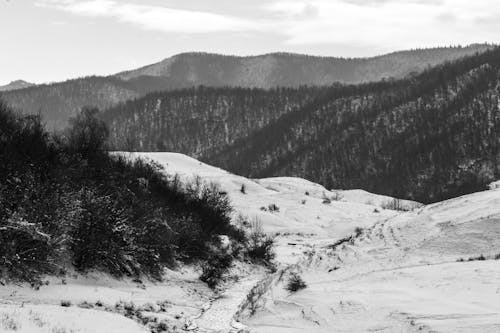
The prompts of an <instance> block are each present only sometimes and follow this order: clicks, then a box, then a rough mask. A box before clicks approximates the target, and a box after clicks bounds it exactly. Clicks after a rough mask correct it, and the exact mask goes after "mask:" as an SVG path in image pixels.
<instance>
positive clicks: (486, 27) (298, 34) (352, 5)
mask: <svg viewBox="0 0 500 333" xmlns="http://www.w3.org/2000/svg"><path fill="white" fill-rule="evenodd" d="M497 2H498V0H476V1H470V0H398V1H396V0H309V1H307V0H302V1H301V0H276V1H274V2H272V3H271V4H268V5H266V6H264V8H265V9H266V10H267V11H268V12H269V13H271V15H274V16H275V17H277V21H278V22H279V30H280V31H281V32H282V33H283V34H284V35H285V36H286V37H287V39H286V42H285V43H287V44H289V45H307V44H347V45H365V46H368V45H378V46H384V47H386V48H388V49H402V48H412V47H419V46H437V45H449V44H468V43H474V42H482V41H493V42H498V41H499V40H500V39H499V37H498V34H497V29H496V28H495V25H494V24H495V23H493V22H489V21H488V20H484V19H482V20H481V22H482V24H479V23H478V19H479V18H483V17H495V18H497V20H498V19H499V18H500V7H499V6H498V4H497ZM308 6H312V7H314V8H316V15H315V17H313V18H311V19H309V20H303V19H301V20H299V19H297V16H298V15H299V14H300V13H301V12H303V11H304V10H305V8H308ZM492 21H493V20H492ZM488 22H489V23H488ZM497 26H498V25H497Z"/></svg>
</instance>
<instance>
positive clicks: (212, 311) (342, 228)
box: [0, 153, 500, 333]
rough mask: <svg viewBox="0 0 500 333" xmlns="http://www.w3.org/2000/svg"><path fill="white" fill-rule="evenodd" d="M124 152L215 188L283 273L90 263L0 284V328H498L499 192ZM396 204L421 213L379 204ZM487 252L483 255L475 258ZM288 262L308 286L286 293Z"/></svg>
mask: <svg viewBox="0 0 500 333" xmlns="http://www.w3.org/2000/svg"><path fill="white" fill-rule="evenodd" d="M119 154H125V155H126V156H128V157H129V158H138V157H140V158H146V159H150V160H153V161H155V162H157V163H159V164H161V165H162V166H163V167H164V168H165V171H166V172H167V173H169V174H171V175H173V174H178V175H179V176H180V178H181V180H182V181H189V180H192V179H193V178H194V177H195V176H200V177H201V178H202V180H204V181H207V182H214V183H218V184H220V186H221V191H225V192H227V193H228V195H229V197H230V199H231V202H232V204H233V206H234V208H235V212H234V223H238V221H239V220H240V219H239V215H242V216H245V217H246V218H247V219H249V220H255V221H260V223H261V224H262V226H263V228H264V230H265V232H267V233H268V234H270V235H273V236H274V237H276V252H277V257H276V261H277V266H278V270H277V272H276V273H273V274H266V273H265V272H264V270H263V269H258V268H257V267H254V266H249V265H246V264H237V265H236V267H235V268H234V269H233V270H232V275H233V278H232V279H231V280H230V281H232V282H228V283H227V284H226V285H225V289H224V290H223V293H222V295H217V294H214V293H213V292H212V291H210V290H209V289H208V288H207V287H206V286H205V285H204V284H203V283H201V282H200V281H199V280H198V279H197V276H198V273H199V272H197V268H196V267H179V268H178V269H177V270H175V271H168V272H166V273H165V281H164V282H149V281H128V280H122V281H117V280H115V279H113V278H110V277H108V276H104V275H102V274H98V273H95V274H89V275H88V276H80V275H78V274H73V275H71V276H69V277H65V278H57V277H51V278H47V279H46V280H47V282H48V283H47V285H43V286H40V287H39V290H36V289H33V288H30V287H29V286H26V285H0V299H1V301H0V332H3V331H6V332H11V331H14V329H13V327H14V326H15V327H16V331H17V332H23V333H24V332H50V333H53V332H72V331H73V332H106V333H112V332H131V333H132V332H133V333H135V332H145V329H144V327H142V326H141V325H140V324H139V323H138V320H137V319H138V317H137V315H136V313H140V314H141V315H140V317H141V318H143V317H148V316H150V317H155V318H156V320H157V321H158V322H161V321H162V320H163V321H164V322H165V323H168V327H169V329H170V330H172V331H181V332H182V331H192V332H238V331H240V330H248V331H250V332H304V331H308V332H333V331H335V332H337V331H339V332H375V331H376V332H413V331H415V332H417V331H418V332H430V331H433V332H498V330H499V327H500V296H499V294H498V293H499V290H500V289H499V287H500V265H499V263H500V262H498V261H495V260H493V259H494V258H495V256H496V255H497V254H498V253H500V223H499V221H500V189H499V190H491V191H486V192H481V193H477V194H472V195H469V196H465V197H461V198H457V199H453V200H449V201H446V202H442V203H438V204H434V205H429V206H426V207H419V205H418V204H417V203H414V202H409V201H399V200H394V199H393V198H390V197H386V196H380V195H375V194H371V193H368V192H365V191H361V190H348V191H341V190H338V191H329V190H327V189H325V188H323V187H322V186H320V185H318V184H314V183H311V182H309V181H307V180H304V179H298V178H288V177H281V178H268V179H259V180H251V179H247V178H244V177H240V176H237V175H233V174H230V173H228V172H226V171H224V170H221V169H219V168H215V167H212V166H209V165H206V164H204V163H201V162H199V161H197V160H195V159H192V158H190V157H187V156H185V155H182V154H175V153H119ZM394 202H397V206H398V207H399V208H404V209H411V208H415V209H414V210H412V211H409V212H402V211H396V210H390V209H384V207H388V206H391V204H392V203H394ZM417 207H418V208H417ZM480 255H484V256H485V259H487V260H482V261H470V262H468V261H467V260H468V259H469V258H471V257H472V258H476V257H479V256H480ZM460 259H463V260H466V262H464V261H458V260H460ZM290 272H298V273H300V275H301V276H302V277H303V279H304V280H305V282H306V283H307V288H305V289H303V290H300V291H298V292H296V293H293V294H291V293H289V292H288V291H286V290H285V289H284V286H285V284H286V283H287V280H288V276H289V274H290ZM0 282H1V281H0ZM249 295H250V296H251V297H249ZM61 302H63V303H65V305H68V303H70V304H71V306H70V307H64V306H61V304H62V303H61ZM131 308H132V309H131ZM131 312H133V313H134V315H130V313H131ZM126 316H128V317H129V318H132V319H135V320H132V319H129V318H127V317H126Z"/></svg>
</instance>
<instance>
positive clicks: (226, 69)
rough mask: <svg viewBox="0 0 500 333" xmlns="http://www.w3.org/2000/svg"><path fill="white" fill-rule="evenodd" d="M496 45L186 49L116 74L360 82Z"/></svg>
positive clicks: (182, 79)
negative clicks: (331, 52) (235, 51)
mask: <svg viewBox="0 0 500 333" xmlns="http://www.w3.org/2000/svg"><path fill="white" fill-rule="evenodd" d="M490 47H491V46H490V45H487V44H473V45H470V46H467V47H442V48H431V49H418V50H410V51H399V52H394V53H389V54H385V55H381V56H376V57H371V58H339V57H320V56H312V55H303V54H295V53H269V54H264V55H258V56H246V57H239V56H228V55H220V54H212V53H194V52H192V53H182V54H178V55H175V56H173V57H170V58H167V59H165V60H163V61H160V62H158V63H156V64H152V65H148V66H145V67H142V68H139V69H136V70H132V71H126V72H122V73H118V74H116V75H114V76H115V77H118V78H120V79H122V80H126V81H127V80H132V79H137V78H140V77H156V78H162V79H164V80H165V87H167V88H168V89H172V88H173V89H178V88H188V87H192V86H199V85H205V86H210V87H223V86H230V87H246V88H263V89H269V88H273V87H298V86H301V85H310V86H325V85H331V84H332V83H334V82H339V83H344V84H358V83H364V82H373V81H380V80H382V79H384V78H385V79H388V78H402V77H404V76H406V75H408V74H410V73H412V72H420V71H422V70H423V69H425V68H427V67H432V66H435V65H438V64H440V63H442V62H444V61H453V60H455V59H458V58H461V57H464V56H467V55H471V54H474V53H476V52H479V53H481V52H484V51H486V50H487V49H489V48H490Z"/></svg>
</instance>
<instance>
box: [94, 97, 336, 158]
mask: <svg viewBox="0 0 500 333" xmlns="http://www.w3.org/2000/svg"><path fill="white" fill-rule="evenodd" d="M327 90H328V88H307V87H304V88H299V89H292V88H276V89H271V90H262V89H249V88H204V87H200V88H191V89H185V90H180V91H173V92H165V93H152V94H150V95H147V96H146V97H144V98H141V99H137V100H132V101H128V102H126V103H123V104H120V105H118V106H116V107H115V108H112V109H109V110H107V111H105V112H104V113H103V115H102V119H103V120H104V121H105V122H106V123H107V124H108V126H109V128H110V134H111V136H110V141H111V145H112V146H113V147H115V148H116V149H118V150H127V151H175V152H180V153H185V154H190V155H193V156H198V155H200V154H206V153H207V152H209V151H210V152H211V153H215V152H217V151H219V150H220V149H222V148H224V147H226V146H228V145H230V144H232V143H234V142H235V141H236V140H237V139H241V138H244V137H247V136H248V135H250V134H252V133H253V132H255V131H256V130H258V129H261V128H263V127H264V126H266V125H268V124H269V123H271V122H272V121H274V120H276V119H277V118H279V117H280V116H281V115H284V114H286V113H289V112H292V111H294V110H298V109H300V107H302V106H304V105H307V104H308V103H309V102H311V101H312V100H314V99H315V98H317V97H318V96H320V95H321V94H323V93H325V92H326V91H327Z"/></svg>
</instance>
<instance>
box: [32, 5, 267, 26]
mask: <svg viewBox="0 0 500 333" xmlns="http://www.w3.org/2000/svg"><path fill="white" fill-rule="evenodd" d="M37 5H38V6H41V7H48V8H54V9H58V10H62V11H66V12H69V13H72V14H75V15H81V16H89V17H109V18H114V19H116V20H118V21H120V22H125V23H131V24H135V25H138V26H140V27H141V28H143V29H147V30H157V31H164V32H178V33H211V32H223V31H229V32H240V31H251V30H258V29H260V28H261V26H260V25H259V24H258V23H256V22H253V21H250V20H246V19H243V18H238V17H232V16H228V15H219V14H213V13H208V12H200V11H190V10H181V9H175V8H169V7H164V6H153V5H139V4H135V3H125V2H118V1H114V0H85V1H81V0H80V1H79V0H40V1H38V2H37Z"/></svg>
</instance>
